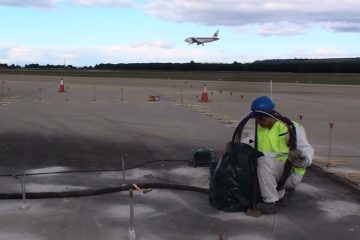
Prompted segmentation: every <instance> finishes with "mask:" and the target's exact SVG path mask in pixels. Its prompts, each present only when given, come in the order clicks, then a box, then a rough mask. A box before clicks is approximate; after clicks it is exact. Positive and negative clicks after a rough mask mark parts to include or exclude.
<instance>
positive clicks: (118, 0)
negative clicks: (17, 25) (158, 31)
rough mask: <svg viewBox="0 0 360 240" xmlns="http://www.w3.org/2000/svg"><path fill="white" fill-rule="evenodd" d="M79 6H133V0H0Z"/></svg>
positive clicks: (15, 4)
mask: <svg viewBox="0 0 360 240" xmlns="http://www.w3.org/2000/svg"><path fill="white" fill-rule="evenodd" d="M62 2H65V3H68V4H72V5H80V6H87V7H90V6H107V7H133V6H134V5H135V4H134V1H133V0H25V1H24V0H0V5H5V6H12V7H35V8H55V7H56V6H57V4H58V3H62Z"/></svg>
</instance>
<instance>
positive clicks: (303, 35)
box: [0, 0, 360, 67]
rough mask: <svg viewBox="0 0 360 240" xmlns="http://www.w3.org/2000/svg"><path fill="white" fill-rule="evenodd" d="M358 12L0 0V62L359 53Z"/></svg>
mask: <svg viewBox="0 0 360 240" xmlns="http://www.w3.org/2000/svg"><path fill="white" fill-rule="evenodd" d="M359 16H360V0H270V1H269V0H46V1H45V0H0V19H1V33H0V63H7V64H15V65H21V66H23V65H25V64H30V63H38V64H41V65H45V64H54V65H63V64H66V65H73V66H77V67H81V66H95V65H96V64H99V63H134V62H136V63H149V62H162V63H163V62H173V63H175V62H176V63H185V62H190V61H195V62H211V63H219V62H221V63H233V62H234V61H236V62H241V63H247V62H253V61H255V60H265V59H288V58H291V59H292V58H345V57H360V17H359ZM216 30H219V31H220V33H219V37H220V40H219V41H216V42H212V43H207V44H205V45H204V46H202V45H196V44H191V45H189V44H188V43H186V42H185V41H184V39H185V38H186V37H210V36H212V35H213V34H214V32H215V31H216Z"/></svg>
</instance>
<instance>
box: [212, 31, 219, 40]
mask: <svg viewBox="0 0 360 240" xmlns="http://www.w3.org/2000/svg"><path fill="white" fill-rule="evenodd" d="M218 36H219V30H217V31H216V32H215V33H214V35H213V37H215V38H217V37H218Z"/></svg>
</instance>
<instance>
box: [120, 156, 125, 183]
mask: <svg viewBox="0 0 360 240" xmlns="http://www.w3.org/2000/svg"><path fill="white" fill-rule="evenodd" d="M121 169H122V177H123V184H122V185H123V186H125V160H124V156H121Z"/></svg>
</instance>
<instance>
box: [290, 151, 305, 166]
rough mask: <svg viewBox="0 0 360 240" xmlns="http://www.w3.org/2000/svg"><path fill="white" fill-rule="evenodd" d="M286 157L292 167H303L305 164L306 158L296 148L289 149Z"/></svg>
mask: <svg viewBox="0 0 360 240" xmlns="http://www.w3.org/2000/svg"><path fill="white" fill-rule="evenodd" d="M288 159H289V161H290V162H291V163H292V165H293V166H294V167H301V168H305V167H306V166H307V161H306V158H305V157H304V156H303V155H302V153H301V151H300V150H298V149H294V150H290V151H289V155H288Z"/></svg>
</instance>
